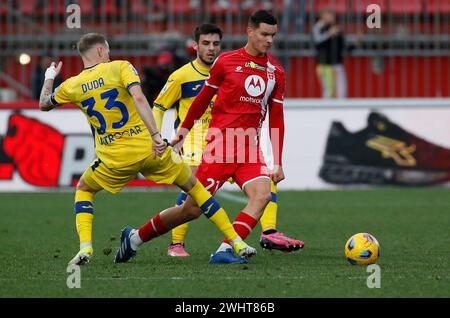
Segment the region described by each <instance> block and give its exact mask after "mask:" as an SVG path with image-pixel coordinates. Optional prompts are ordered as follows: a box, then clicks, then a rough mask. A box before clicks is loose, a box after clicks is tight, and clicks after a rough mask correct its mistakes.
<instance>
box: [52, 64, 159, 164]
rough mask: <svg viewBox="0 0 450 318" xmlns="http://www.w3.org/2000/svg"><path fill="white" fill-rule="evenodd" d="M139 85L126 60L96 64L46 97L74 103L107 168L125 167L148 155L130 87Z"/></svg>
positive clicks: (144, 129)
mask: <svg viewBox="0 0 450 318" xmlns="http://www.w3.org/2000/svg"><path fill="white" fill-rule="evenodd" d="M134 85H140V78H139V75H138V73H137V71H136V69H135V68H134V67H133V66H132V65H131V64H130V63H129V62H128V61H113V62H108V63H99V64H96V65H94V66H91V67H88V68H85V69H84V70H83V71H82V72H81V73H80V74H79V75H77V76H74V77H71V78H69V79H67V80H66V81H64V82H63V83H62V84H61V85H60V86H59V87H58V88H56V89H55V91H54V92H53V94H52V95H51V97H50V100H51V102H52V103H53V105H55V106H57V105H60V104H67V103H74V104H76V105H78V107H79V108H80V109H81V110H82V111H83V112H84V114H85V115H86V118H87V120H88V122H89V125H90V126H91V130H92V133H93V135H94V141H95V150H96V154H97V157H98V158H99V159H100V160H101V161H102V162H103V163H104V164H105V165H106V166H108V167H110V168H118V167H125V166H128V165H130V164H133V163H135V162H137V161H139V160H142V159H143V158H145V157H146V156H149V155H150V154H151V149H152V140H151V137H150V134H149V132H148V130H147V127H146V126H145V124H144V122H143V121H142V119H141V117H140V116H139V113H138V112H137V110H136V108H135V105H134V101H133V98H132V96H131V95H130V93H129V91H128V90H129V89H130V87H132V86H134Z"/></svg>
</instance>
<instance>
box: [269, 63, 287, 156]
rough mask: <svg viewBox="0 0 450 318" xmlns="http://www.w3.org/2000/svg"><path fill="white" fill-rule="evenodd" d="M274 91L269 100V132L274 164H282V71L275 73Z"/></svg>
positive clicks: (283, 83)
mask: <svg viewBox="0 0 450 318" xmlns="http://www.w3.org/2000/svg"><path fill="white" fill-rule="evenodd" d="M277 75H278V76H277V78H276V84H275V91H274V93H273V94H272V96H271V100H270V102H269V134H270V141H271V143H272V153H273V158H274V164H275V165H282V162H283V146H284V130H285V127H284V111H283V101H284V92H285V87H286V77H285V75H284V71H282V72H280V74H277Z"/></svg>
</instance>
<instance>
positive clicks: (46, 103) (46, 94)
mask: <svg viewBox="0 0 450 318" xmlns="http://www.w3.org/2000/svg"><path fill="white" fill-rule="evenodd" d="M61 68H62V62H59V63H58V66H56V63H55V62H52V64H50V66H49V67H48V68H47V70H46V71H45V80H44V85H43V86H42V90H41V96H40V97H39V108H40V109H41V110H42V111H46V112H47V111H49V110H52V109H53V108H55V106H54V105H53V104H52V102H51V101H50V95H51V94H52V89H53V81H54V79H55V77H56V76H58V74H59V72H60V71H61Z"/></svg>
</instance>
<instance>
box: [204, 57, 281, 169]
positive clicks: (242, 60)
mask: <svg viewBox="0 0 450 318" xmlns="http://www.w3.org/2000/svg"><path fill="white" fill-rule="evenodd" d="M205 85H207V86H209V87H212V88H215V89H217V98H216V100H215V102H214V106H213V109H212V111H211V117H212V118H211V122H210V125H209V130H208V134H207V137H206V138H207V141H208V145H207V146H206V149H205V154H208V153H209V151H216V152H217V150H218V149H219V150H222V149H221V148H220V147H219V146H220V145H218V144H220V143H221V144H222V147H223V153H224V155H225V157H226V158H229V157H230V156H233V157H234V159H236V155H237V154H238V153H240V152H248V150H251V149H249V148H254V149H255V150H256V149H257V150H258V151H257V152H258V153H260V150H259V130H260V128H261V125H262V122H263V121H264V118H265V116H266V113H267V111H268V107H283V99H284V91H285V75H284V70H283V68H282V66H280V65H279V63H278V62H277V61H276V60H275V58H274V57H272V56H271V55H266V56H264V57H255V56H252V55H249V54H248V53H247V52H246V51H245V49H244V48H241V49H238V50H235V51H230V52H226V53H223V54H221V55H220V56H219V57H218V58H217V60H216V61H215V62H214V65H213V67H212V68H211V71H210V74H209V78H208V80H207V81H206V83H205ZM219 132H221V134H219ZM233 134H234V135H233ZM219 135H220V136H219ZM243 136H245V138H242V137H243ZM231 139H234V142H233V141H232V140H231ZM244 140H245V142H244ZM256 147H257V148H256ZM245 150H247V151H245ZM216 155H217V154H216ZM229 159H230V158H229ZM250 160H251V159H250ZM246 161H247V160H246ZM257 161H259V162H261V160H260V158H258V160H257ZM262 162H264V161H262Z"/></svg>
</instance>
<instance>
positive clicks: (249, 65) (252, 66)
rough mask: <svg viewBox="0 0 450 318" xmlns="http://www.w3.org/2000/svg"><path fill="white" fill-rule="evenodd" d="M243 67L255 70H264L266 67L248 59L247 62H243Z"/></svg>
mask: <svg viewBox="0 0 450 318" xmlns="http://www.w3.org/2000/svg"><path fill="white" fill-rule="evenodd" d="M245 67H249V68H253V69H256V70H260V71H265V70H266V68H265V67H264V66H261V65H259V64H256V63H255V62H253V61H248V62H247V63H245Z"/></svg>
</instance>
